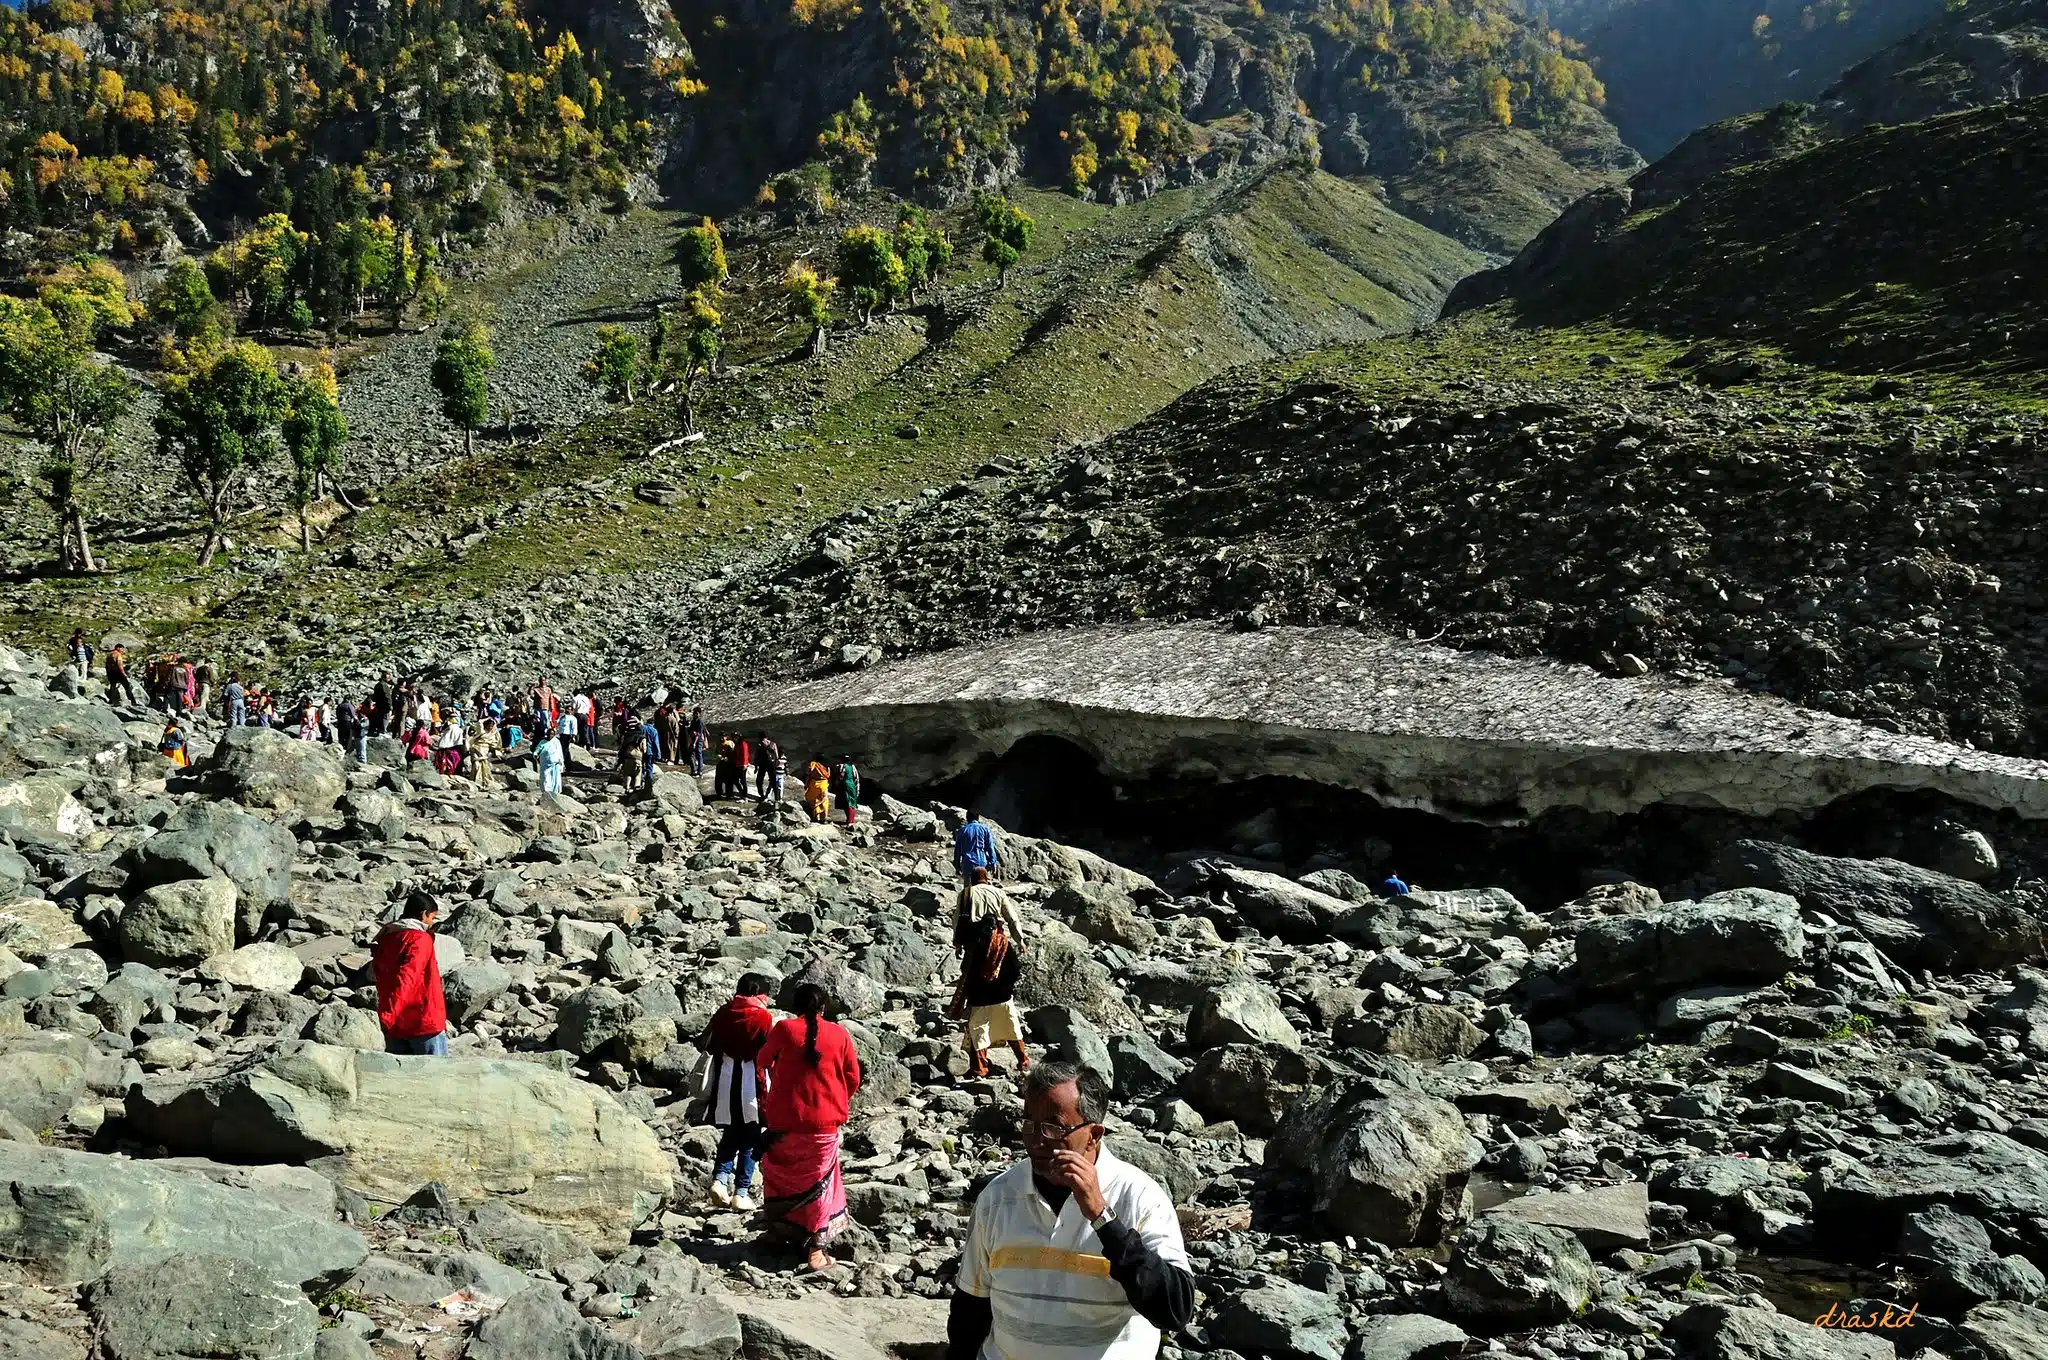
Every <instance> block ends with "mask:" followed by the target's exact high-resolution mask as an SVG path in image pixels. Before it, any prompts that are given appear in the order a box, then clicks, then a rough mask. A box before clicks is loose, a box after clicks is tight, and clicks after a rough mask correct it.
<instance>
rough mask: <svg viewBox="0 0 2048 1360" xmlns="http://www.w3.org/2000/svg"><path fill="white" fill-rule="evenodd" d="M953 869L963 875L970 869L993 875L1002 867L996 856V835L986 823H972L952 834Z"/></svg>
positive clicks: (978, 821) (977, 821)
mask: <svg viewBox="0 0 2048 1360" xmlns="http://www.w3.org/2000/svg"><path fill="white" fill-rule="evenodd" d="M953 867H954V868H955V869H958V870H959V871H960V872H961V873H963V874H964V873H966V872H967V871H968V870H970V869H986V870H988V871H989V872H990V873H994V872H995V871H996V870H997V869H999V868H1001V867H1002V860H1001V859H999V858H997V856H996V833H995V831H994V830H993V829H991V828H990V826H989V824H988V823H987V822H984V821H980V820H976V821H972V822H969V823H967V825H965V826H963V827H961V828H960V829H959V830H958V831H955V832H954V833H953Z"/></svg>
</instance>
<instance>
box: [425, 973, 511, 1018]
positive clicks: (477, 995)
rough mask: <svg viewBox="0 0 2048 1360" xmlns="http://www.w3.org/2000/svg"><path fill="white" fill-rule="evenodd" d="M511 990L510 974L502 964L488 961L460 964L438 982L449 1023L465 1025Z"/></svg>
mask: <svg viewBox="0 0 2048 1360" xmlns="http://www.w3.org/2000/svg"><path fill="white" fill-rule="evenodd" d="M511 989H512V974H511V971H510V970H509V969H507V968H506V967H505V966H504V965H503V964H501V963H495V962H492V961H491V960H489V959H479V960H476V961H474V962H471V963H465V964H463V965H462V967H460V968H458V969H456V970H455V971H454V972H453V973H450V974H448V975H447V976H446V977H445V978H444V979H443V980H442V983H441V1001H442V1004H443V1005H444V1006H445V1007H446V1008H447V1011H448V1022H449V1023H450V1024H452V1025H466V1024H468V1023H469V1022H470V1021H472V1020H474V1019H476V1018H477V1017H478V1016H480V1015H482V1014H483V1013H484V1012H485V1011H486V1010H487V1009H489V1008H490V1005H491V1003H492V1002H494V1001H496V1000H497V999H498V998H499V997H501V996H503V995H505V993H506V992H508V991H510V990H511Z"/></svg>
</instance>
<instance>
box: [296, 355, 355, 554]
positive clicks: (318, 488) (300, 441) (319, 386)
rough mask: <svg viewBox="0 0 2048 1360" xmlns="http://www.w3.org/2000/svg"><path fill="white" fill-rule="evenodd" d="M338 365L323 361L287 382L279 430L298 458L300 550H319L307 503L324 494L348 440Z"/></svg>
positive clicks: (297, 505) (297, 496)
mask: <svg viewBox="0 0 2048 1360" xmlns="http://www.w3.org/2000/svg"><path fill="white" fill-rule="evenodd" d="M337 395H338V393H337V389H336V387H335V382H334V370H333V369H332V368H330V367H329V366H327V365H326V364H321V365H320V366H319V367H317V368H315V369H314V370H313V371H312V372H311V373H308V374H306V375H305V376H303V377H299V378H294V379H292V380H290V381H289V382H288V383H287V384H286V387H285V398H284V400H285V406H284V420H283V422H282V424H281V425H280V427H279V433H281V434H282V435H283V436H284V447H285V452H287V453H289V454H290V455H291V459H292V504H293V505H294V506H295V507H296V508H297V510H298V512H299V551H300V552H302V553H308V554H310V553H311V552H312V551H313V528H312V525H311V523H310V522H309V521H308V520H307V517H306V507H307V506H309V505H311V504H312V503H313V502H314V501H316V500H318V499H319V498H320V495H321V492H322V490H323V489H324V488H323V483H324V482H325V481H326V480H327V472H328V469H330V468H331V467H333V466H334V456H335V455H336V454H337V453H339V452H340V451H341V446H342V445H343V444H346V443H347V442H348V417H347V416H345V415H343V414H342V413H341V403H340V401H339V400H337Z"/></svg>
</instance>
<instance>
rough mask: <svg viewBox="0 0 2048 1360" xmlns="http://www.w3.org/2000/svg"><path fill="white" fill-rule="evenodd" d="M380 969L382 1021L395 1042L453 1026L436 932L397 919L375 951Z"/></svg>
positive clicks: (379, 939)
mask: <svg viewBox="0 0 2048 1360" xmlns="http://www.w3.org/2000/svg"><path fill="white" fill-rule="evenodd" d="M370 962H371V965H372V966H373V967H374V968H375V969H376V971H377V1023H378V1024H380V1025H382V1026H384V1033H385V1034H387V1035H389V1036H390V1037H391V1038H393V1039H426V1038H431V1037H432V1036H434V1035H436V1034H439V1033H441V1032H442V1031H444V1030H446V1029H447V1028H448V1010H447V1006H446V1004H445V1003H444V1002H443V1001H442V999H441V964H440V961H439V960H438V959H436V958H435V957H434V932H433V931H431V930H428V929H427V928H426V927H425V926H423V925H421V924H420V923H419V922H418V921H414V920H411V919H409V918H408V919H404V920H398V921H393V922H392V923H391V924H389V925H387V926H385V927H384V929H383V930H381V931H379V932H378V933H377V945H376V948H374V949H372V950H371V951H370Z"/></svg>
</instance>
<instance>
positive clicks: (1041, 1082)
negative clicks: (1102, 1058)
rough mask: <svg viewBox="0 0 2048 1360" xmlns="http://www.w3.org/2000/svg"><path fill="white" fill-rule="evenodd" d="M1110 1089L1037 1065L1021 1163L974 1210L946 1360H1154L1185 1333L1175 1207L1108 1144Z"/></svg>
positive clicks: (1190, 1281) (1190, 1285)
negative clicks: (1162, 1342)
mask: <svg viewBox="0 0 2048 1360" xmlns="http://www.w3.org/2000/svg"><path fill="white" fill-rule="evenodd" d="M1108 1113H1109V1087H1108V1084H1107V1083H1106V1082H1105V1081H1104V1080H1103V1079H1102V1076H1101V1075H1100V1074H1099V1073H1097V1072H1096V1071H1095V1070H1094V1069H1092V1068H1089V1067H1086V1066H1079V1065H1075V1064H1069V1063H1052V1062H1048V1063H1041V1064H1039V1065H1038V1066H1037V1067H1035V1068H1033V1069H1032V1071H1031V1073H1030V1075H1029V1076H1027V1077H1026V1078H1025V1079H1024V1148H1025V1151H1026V1152H1028V1153H1029V1154H1030V1161H1029V1162H1019V1163H1017V1164H1016V1165H1014V1166H1012V1167H1011V1168H1010V1169H1009V1170H1008V1171H1005V1172H1004V1173H1003V1174H1002V1175H1000V1176H997V1177H996V1178H995V1180H993V1181H991V1182H990V1183H989V1186H988V1188H987V1189H986V1190H983V1191H982V1192H981V1198H979V1199H978V1200H976V1201H975V1203H974V1225H973V1227H972V1228H970V1229H969V1230H968V1234H967V1246H966V1248H965V1250H964V1251H962V1253H961V1258H960V1274H959V1278H958V1280H957V1281H956V1283H955V1286H954V1294H953V1306H952V1313H951V1316H950V1317H949V1318H948V1320H947V1324H946V1337H947V1347H946V1357H947V1360H977V1357H986V1360H1005V1357H1007V1360H1150V1357H1152V1356H1154V1355H1156V1354H1158V1351H1159V1338H1160V1333H1161V1331H1162V1330H1178V1329H1180V1328H1182V1327H1185V1326H1187V1324H1188V1319H1189V1318H1190V1317H1191V1316H1192V1315H1193V1313H1194V1300H1195V1278H1194V1275H1193V1273H1192V1272H1191V1271H1190V1270H1189V1268H1188V1257H1187V1250H1186V1248H1185V1247H1183V1246H1182V1244H1181V1237H1180V1221H1179V1219H1178V1218H1176V1217H1175V1216H1174V1209H1173V1200H1172V1197H1171V1196H1169V1195H1168V1194H1167V1193H1166V1191H1165V1190H1164V1189H1162V1188H1161V1187H1160V1185H1159V1183H1158V1182H1157V1181H1154V1180H1153V1179H1152V1178H1151V1177H1150V1176H1147V1175H1146V1174H1145V1173H1144V1172H1142V1171H1140V1170H1138V1169H1137V1168H1136V1167H1134V1166H1131V1165H1130V1164H1128V1163H1126V1162H1124V1161H1121V1160H1119V1159H1118V1158H1117V1157H1115V1156H1113V1155H1112V1154H1111V1153H1110V1151H1109V1150H1108V1149H1107V1148H1105V1147H1104V1146H1103V1145H1102V1135H1103V1127H1102V1120H1103V1119H1104V1118H1105V1117H1106V1116H1107V1115H1108Z"/></svg>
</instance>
